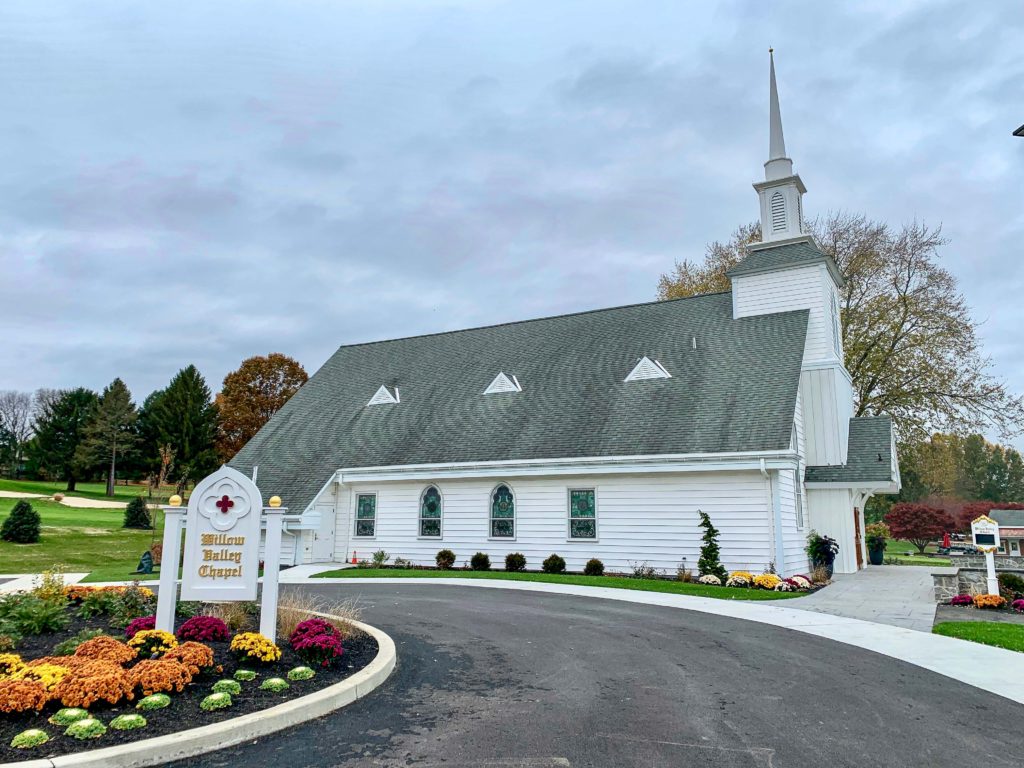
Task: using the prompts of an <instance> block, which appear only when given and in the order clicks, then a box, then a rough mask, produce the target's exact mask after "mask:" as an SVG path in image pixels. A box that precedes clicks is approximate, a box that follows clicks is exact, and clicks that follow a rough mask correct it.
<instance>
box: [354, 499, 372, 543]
mask: <svg viewBox="0 0 1024 768" xmlns="http://www.w3.org/2000/svg"><path fill="white" fill-rule="evenodd" d="M376 533H377V494H375V493H360V494H359V495H358V496H356V536H364V537H367V538H369V537H372V536H374V535H376Z"/></svg>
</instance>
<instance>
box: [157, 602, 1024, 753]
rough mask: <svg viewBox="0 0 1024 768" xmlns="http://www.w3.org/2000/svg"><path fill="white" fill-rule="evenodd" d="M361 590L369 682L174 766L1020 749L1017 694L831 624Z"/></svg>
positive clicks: (1023, 741) (1021, 711)
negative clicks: (314, 710) (785, 624)
mask: <svg viewBox="0 0 1024 768" xmlns="http://www.w3.org/2000/svg"><path fill="white" fill-rule="evenodd" d="M308 589H311V591H315V592H318V593H320V594H323V595H325V596H331V597H338V598H339V599H340V598H342V597H350V596H354V595H359V596H360V603H361V606H362V609H363V618H364V619H365V620H366V621H368V622H369V623H371V624H374V625H376V626H378V627H380V628H381V629H383V630H384V631H386V632H388V633H389V634H390V635H391V636H392V637H393V638H394V639H395V642H396V644H397V646H398V668H397V669H396V670H395V672H394V673H393V675H392V677H391V679H390V680H389V681H388V682H387V683H386V684H385V685H384V686H382V687H381V688H380V689H378V690H377V691H376V692H374V693H373V694H371V695H370V696H368V697H367V698H366V699H363V700H361V701H358V702H356V703H355V704H353V705H351V706H349V707H346V708H345V709H343V710H341V711H340V712H338V713H336V714H334V715H331V716H328V717H325V718H322V719H320V720H316V721H313V722H311V723H307V724H305V725H301V726H297V727H295V728H292V729H289V730H287V731H284V732H282V733H279V734H276V735H273V736H270V737H268V738H266V739H262V740H259V741H258V742H253V743H251V744H246V745H242V746H239V747H232V748H229V749H225V750H222V751H221V752H217V753H214V754H211V755H205V756H202V757H198V758H194V759H192V760H186V761H181V762H177V763H174V764H173V765H174V766H175V767H176V768H185V766H190V767H193V766H238V768H243V766H244V768H252V766H274V768H300V767H305V766H389V767H390V766H438V767H439V766H445V768H469V766H523V767H524V768H526V767H529V768H546V767H547V766H571V767H572V768H576V767H578V766H609V767H610V766H614V767H615V768H633V767H634V766H635V767H637V768H639V767H641V766H642V767H643V768H662V767H663V766H664V768H669V767H670V766H671V767H672V768H675V767H676V766H687V768H700V767H702V766H716V767H720V768H755V767H760V768H782V767H783V766H784V767H786V768H803V767H806V768H820V766H822V765H828V766H858V768H861V767H863V766H887V767H888V766H921V767H922V768H924V767H925V766H927V767H928V768H947V767H948V768H962V766H964V765H981V764H984V765H987V766H992V767H993V768H997V767H1000V766H1006V767H1007V768H1009V766H1019V765H1020V757H1019V756H1020V754H1021V753H1022V751H1024V735H1022V729H1021V726H1022V723H1024V706H1022V705H1019V704H1016V703H1013V702H1010V701H1008V700H1006V699H1003V698H1001V697H998V696H996V695H994V694H990V693H986V692H983V691H980V690H978V689H976V688H972V687H970V686H967V685H964V684H961V683H957V682H956V681H954V680H951V679H949V678H946V677H944V676H941V675H937V674H934V673H932V672H928V671H925V670H922V669H920V668H917V667H914V666H911V665H909V664H905V663H903V662H899V661H896V660H893V659H890V658H888V657H885V656H880V655H877V654H874V653H871V652H869V651H863V650H859V649H856V648H852V647H850V646H846V645H842V644H840V643H835V642H832V641H829V640H823V639H820V638H815V637H812V636H809V635H805V634H802V633H798V632H791V631H788V630H784V629H779V628H776V627H771V626H767V625H762V624H755V623H751V622H744V621H739V620H736V619H729V618H723V617H718V616H712V615H708V614H700V613H691V612H689V611H684V610H677V609H670V608H660V607H653V606H644V605H633V604H629V603H620V602H613V601H608V600H600V599H590V598H576V597H566V596H558V595H546V594H537V593H527V592H519V591H515V590H482V589H473V588H472V587H448V586H437V585H416V584H401V585H371V584H365V585H364V584H356V583H353V584H351V585H348V584H346V585H326V586H323V587H315V588H308Z"/></svg>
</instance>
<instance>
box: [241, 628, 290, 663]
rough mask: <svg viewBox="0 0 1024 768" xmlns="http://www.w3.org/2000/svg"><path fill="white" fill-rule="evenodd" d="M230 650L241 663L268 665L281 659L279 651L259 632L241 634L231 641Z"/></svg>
mask: <svg viewBox="0 0 1024 768" xmlns="http://www.w3.org/2000/svg"><path fill="white" fill-rule="evenodd" d="M231 650H232V651H234V652H235V655H236V656H237V657H238V660H239V661H241V662H259V663H262V664H270V663H272V662H275V661H277V660H278V659H280V658H281V649H280V648H278V647H277V646H276V645H274V643H272V642H271V641H270V640H269V639H267V638H266V637H264V636H263V635H261V634H260V633H259V632H242V633H240V634H237V635H235V636H234V637H233V638H232V639H231Z"/></svg>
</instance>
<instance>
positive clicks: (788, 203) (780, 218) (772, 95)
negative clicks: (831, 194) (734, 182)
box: [754, 48, 807, 243]
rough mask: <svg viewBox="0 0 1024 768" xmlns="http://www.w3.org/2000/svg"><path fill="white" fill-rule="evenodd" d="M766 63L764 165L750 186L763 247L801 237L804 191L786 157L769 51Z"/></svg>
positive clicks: (771, 53) (777, 93)
mask: <svg viewBox="0 0 1024 768" xmlns="http://www.w3.org/2000/svg"><path fill="white" fill-rule="evenodd" d="M768 60H769V77H768V88H769V95H768V101H769V109H768V111H769V115H768V124H769V129H768V162H766V163H765V164H764V179H765V180H764V181H762V182H758V183H755V184H754V189H756V190H757V194H758V196H759V197H760V198H761V240H762V241H763V242H766V243H767V242H771V241H774V240H788V239H790V238H793V237H799V236H800V235H802V234H803V231H804V228H803V204H802V202H801V196H802V195H803V194H804V192H806V191H807V189H806V187H804V183H803V181H801V180H800V177H799V176H798V175H796V174H794V173H793V161H792V160H790V159H789V158H788V157H786V139H785V137H784V136H783V134H782V112H781V110H780V109H779V89H778V86H777V85H776V84H775V56H774V53H773V51H772V49H771V48H769V49H768Z"/></svg>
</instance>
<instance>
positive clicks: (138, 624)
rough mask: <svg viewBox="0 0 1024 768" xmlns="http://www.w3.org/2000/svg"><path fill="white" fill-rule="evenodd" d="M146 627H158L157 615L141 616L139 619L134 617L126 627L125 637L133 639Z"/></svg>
mask: <svg viewBox="0 0 1024 768" xmlns="http://www.w3.org/2000/svg"><path fill="white" fill-rule="evenodd" d="M144 629H156V616H139V618H137V619H132V620H131V621H130V622H128V626H127V627H125V630H124V636H125V639H126V640H131V639H132V638H133V637H135V635H136V634H137V633H139V632H141V631H142V630H144Z"/></svg>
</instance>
